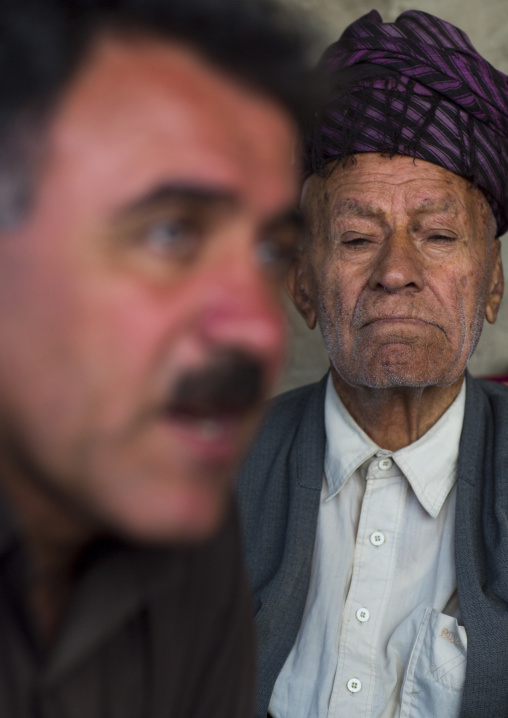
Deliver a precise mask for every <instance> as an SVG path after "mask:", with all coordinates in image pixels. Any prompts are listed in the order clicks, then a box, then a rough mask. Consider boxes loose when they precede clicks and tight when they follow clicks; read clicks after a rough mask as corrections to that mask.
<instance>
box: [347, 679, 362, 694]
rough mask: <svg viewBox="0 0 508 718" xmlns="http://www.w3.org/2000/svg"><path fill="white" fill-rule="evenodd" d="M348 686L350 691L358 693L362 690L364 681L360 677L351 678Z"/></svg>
mask: <svg viewBox="0 0 508 718" xmlns="http://www.w3.org/2000/svg"><path fill="white" fill-rule="evenodd" d="M346 686H347V689H348V691H349V692H350V693H358V691H361V690H362V682H361V680H360V679H359V678H350V679H349V681H348V682H347V683H346Z"/></svg>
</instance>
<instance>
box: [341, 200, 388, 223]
mask: <svg viewBox="0 0 508 718" xmlns="http://www.w3.org/2000/svg"><path fill="white" fill-rule="evenodd" d="M333 216H334V217H366V218H368V219H383V218H384V216H385V213H384V211H383V210H382V209H381V208H380V207H375V206H374V205H372V204H369V203H364V202H359V201H358V200H356V199H351V198H348V199H341V200H339V201H338V202H337V203H336V204H335V206H334V208H333Z"/></svg>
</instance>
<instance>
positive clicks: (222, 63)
mask: <svg viewBox="0 0 508 718" xmlns="http://www.w3.org/2000/svg"><path fill="white" fill-rule="evenodd" d="M103 33H113V34H122V35H123V34H126V35H131V34H134V35H137V36H139V35H143V34H147V35H148V36H155V37H159V38H161V39H166V40H170V41H176V42H181V43H182V44H184V45H188V46H190V47H191V48H192V49H193V50H195V51H197V52H198V54H201V55H203V57H204V58H205V59H207V60H208V61H210V63H211V64H212V66H216V67H217V69H220V70H222V71H225V72H226V74H230V75H231V76H232V79H237V80H239V81H240V82H241V83H242V84H243V85H247V86H249V87H251V88H252V89H254V90H258V91H260V92H261V93H262V94H265V95H266V96H268V97H270V98H273V99H275V100H276V101H277V102H278V103H279V104H281V105H282V106H283V107H285V108H287V109H288V110H289V111H290V113H291V114H292V115H293V116H294V117H295V118H296V120H297V121H298V123H299V124H300V125H302V124H304V123H305V122H306V120H307V118H308V117H309V114H310V108H311V107H312V106H313V102H312V96H313V95H314V94H315V89H314V88H315V84H314V82H313V81H312V80H311V74H310V72H309V63H308V49H309V46H310V43H309V40H310V34H307V33H305V32H303V31H302V27H301V23H299V22H298V20H297V16H296V15H295V14H294V13H292V12H289V11H288V10H287V9H285V8H283V7H282V6H280V5H277V4H275V3H273V2H272V1H271V0H221V1H220V2H217V0H193V2H188V0H5V2H3V3H2V14H1V17H0V37H1V38H2V44H1V46H0V95H1V97H2V103H1V107H0V225H4V226H5V225H8V224H11V223H12V222H16V220H17V219H19V217H20V215H22V214H23V211H24V209H25V208H26V207H27V204H28V203H29V200H30V195H31V192H30V180H33V175H34V172H33V169H34V160H35V159H36V157H37V156H38V155H40V151H41V149H42V148H41V143H40V142H38V141H37V138H39V139H40V137H41V135H42V134H43V129H44V125H45V120H46V119H47V118H48V116H50V115H51V110H52V108H54V107H55V105H56V104H57V103H58V99H59V97H60V96H61V94H62V92H63V91H64V90H65V87H66V86H67V83H69V82H70V80H71V79H72V77H73V76H74V74H75V72H76V71H77V70H78V69H79V68H80V66H81V65H82V64H83V62H84V61H85V60H86V58H87V54H88V52H89V51H90V49H91V47H92V45H93V43H94V41H95V40H96V39H97V38H98V37H99V36H100V35H101V34H103Z"/></svg>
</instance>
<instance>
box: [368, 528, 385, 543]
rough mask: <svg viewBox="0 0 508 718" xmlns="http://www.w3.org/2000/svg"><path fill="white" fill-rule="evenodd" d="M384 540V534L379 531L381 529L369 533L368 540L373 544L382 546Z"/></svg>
mask: <svg viewBox="0 0 508 718" xmlns="http://www.w3.org/2000/svg"><path fill="white" fill-rule="evenodd" d="M385 540H386V539H385V535H384V533H381V531H374V533H372V534H371V535H370V542H371V544H372V545H373V546H382V545H383V544H384V542H385Z"/></svg>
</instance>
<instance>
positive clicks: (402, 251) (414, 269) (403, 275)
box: [369, 229, 424, 294]
mask: <svg viewBox="0 0 508 718" xmlns="http://www.w3.org/2000/svg"><path fill="white" fill-rule="evenodd" d="M374 262H375V263H374V268H373V271H372V273H371V276H370V279H369V287H370V288H371V289H373V290H379V289H382V290H384V291H386V292H389V293H392V294H396V293H399V292H409V293H413V292H416V291H420V290H421V289H423V286H424V275H423V261H422V257H421V254H420V251H419V249H418V247H417V246H416V245H415V244H414V242H413V241H412V240H411V238H410V237H409V236H408V233H407V232H406V231H405V230H404V229H397V230H394V231H392V232H391V234H390V235H389V236H388V237H387V238H386V240H385V242H384V243H383V245H382V247H381V249H380V250H379V252H378V254H377V255H376V257H375V260H374Z"/></svg>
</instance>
